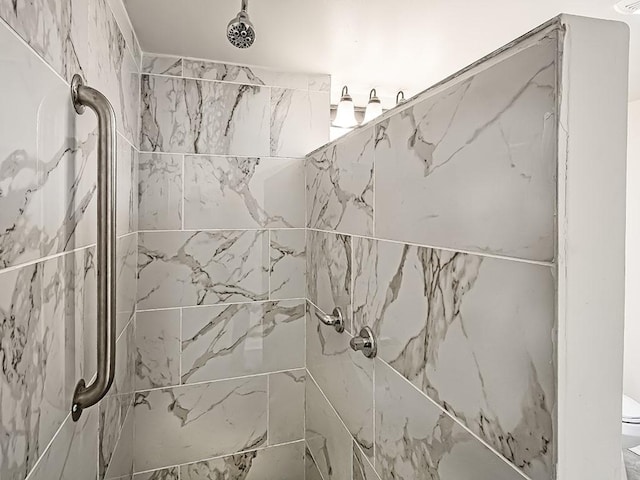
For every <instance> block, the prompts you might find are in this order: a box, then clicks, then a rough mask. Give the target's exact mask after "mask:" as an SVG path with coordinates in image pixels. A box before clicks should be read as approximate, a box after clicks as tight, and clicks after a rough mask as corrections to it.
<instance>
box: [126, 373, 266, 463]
mask: <svg viewBox="0 0 640 480" xmlns="http://www.w3.org/2000/svg"><path fill="white" fill-rule="evenodd" d="M135 432H136V443H135V468H136V471H144V470H150V469H156V468H162V467H166V466H171V465H179V464H183V463H188V462H193V461H198V460H200V459H203V458H212V457H216V456H222V455H228V454H232V453H234V452H238V451H244V450H251V449H254V448H256V447H259V446H260V445H263V444H265V443H266V440H267V377H266V376H262V377H253V378H245V379H239V380H227V381H220V382H212V383H201V384H197V385H188V386H183V387H175V388H167V389H164V390H152V391H147V392H139V393H137V394H136V401H135Z"/></svg>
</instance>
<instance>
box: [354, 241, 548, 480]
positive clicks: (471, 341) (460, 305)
mask: <svg viewBox="0 0 640 480" xmlns="http://www.w3.org/2000/svg"><path fill="white" fill-rule="evenodd" d="M554 288H555V284H554V279H553V275H552V270H551V268H550V267H545V266H539V265H533V264H527V263H521V262H513V261H508V260H499V259H494V258H482V257H478V256H474V255H468V254H461V253H453V252H446V251H441V250H433V249H429V248H421V247H414V246H407V245H402V244H398V243H391V242H385V241H379V240H368V239H362V238H355V239H354V295H353V297H354V330H358V329H359V328H360V327H361V326H365V325H369V326H371V327H372V328H373V329H374V332H376V334H377V336H378V339H379V342H380V344H379V352H378V355H379V357H380V358H382V359H383V360H385V361H387V362H388V363H389V364H390V365H391V366H393V367H394V368H395V369H396V370H397V371H399V372H400V373H401V374H402V375H404V376H405V377H406V378H407V379H409V380H410V381H411V382H412V383H413V384H415V385H416V386H417V387H418V388H419V389H421V390H422V391H424V392H425V393H426V394H428V395H429V396H430V397H431V398H432V399H433V400H434V401H436V402H437V403H439V404H440V405H441V406H442V407H443V408H445V409H446V410H448V411H449V412H450V413H452V414H454V415H455V416H456V417H457V418H459V419H461V420H462V421H463V422H464V423H465V424H466V425H467V426H468V427H469V428H470V429H471V430H472V431H474V432H475V433H476V434H477V435H479V436H481V437H482V438H483V439H484V440H485V441H486V442H488V443H489V444H490V445H492V446H493V447H494V448H495V449H496V450H498V451H499V452H500V453H502V454H503V455H504V456H505V457H506V458H508V459H509V460H510V461H512V462H513V463H514V465H516V466H518V467H519V468H521V469H523V471H525V472H526V473H527V474H528V475H529V476H531V478H534V479H541V480H542V479H548V478H550V475H551V469H552V466H553V464H554V463H555V462H554V457H553V452H554V447H553V438H554V423H553V422H554V420H553V418H554V414H553V411H554V408H555V407H554V404H555V374H554V367H553V365H554V353H553V352H554V349H553V332H554V328H555V310H554V308H555V306H554V305H555V300H554Z"/></svg>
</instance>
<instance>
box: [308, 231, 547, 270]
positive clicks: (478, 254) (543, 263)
mask: <svg viewBox="0 0 640 480" xmlns="http://www.w3.org/2000/svg"><path fill="white" fill-rule="evenodd" d="M308 230H315V231H316V232H320V233H330V234H333V235H343V236H350V237H354V238H362V239H365V240H377V241H379V242H388V243H396V244H400V245H408V246H410V247H420V248H429V249H432V250H441V251H444V252H453V253H464V254H466V255H473V256H476V257H485V258H494V259H497V260H506V261H512V262H518V263H527V264H532V265H540V266H543V267H555V266H556V263H555V261H544V260H529V259H526V258H518V257H509V256H507V255H497V254H494V253H487V252H475V251H472V250H464V249H454V248H448V247H440V246H434V245H426V244H420V243H415V242H406V241H402V240H392V239H388V238H381V237H371V236H367V235H359V234H355V233H348V232H340V231H337V230H322V229H319V228H308Z"/></svg>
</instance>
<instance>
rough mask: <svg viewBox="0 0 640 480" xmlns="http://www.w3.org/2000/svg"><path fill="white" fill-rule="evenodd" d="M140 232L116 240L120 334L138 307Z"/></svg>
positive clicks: (117, 316)
mask: <svg viewBox="0 0 640 480" xmlns="http://www.w3.org/2000/svg"><path fill="white" fill-rule="evenodd" d="M137 262H138V234H137V233H132V234H129V235H125V236H124V237H120V238H118V239H117V240H116V335H117V336H120V334H121V333H122V331H123V330H124V328H125V327H126V326H127V324H128V323H129V322H130V321H131V319H132V318H133V315H134V313H135V308H136V300H137V298H136V290H137V278H136V276H137Z"/></svg>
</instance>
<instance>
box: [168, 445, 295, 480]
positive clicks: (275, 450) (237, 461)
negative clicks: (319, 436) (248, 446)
mask: <svg viewBox="0 0 640 480" xmlns="http://www.w3.org/2000/svg"><path fill="white" fill-rule="evenodd" d="M180 478H181V480H218V479H224V480H266V479H276V478H277V479H278V480H300V479H302V478H304V442H296V443H290V444H287V445H279V446H276V447H269V448H264V449H260V450H254V451H250V452H243V453H238V454H235V455H229V456H227V457H222V458H216V459H213V460H207V461H203V462H197V463H193V464H190V465H183V466H181V467H180Z"/></svg>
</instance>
